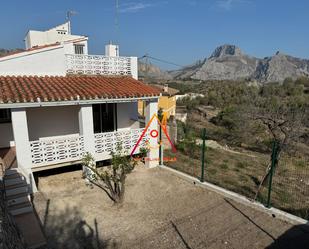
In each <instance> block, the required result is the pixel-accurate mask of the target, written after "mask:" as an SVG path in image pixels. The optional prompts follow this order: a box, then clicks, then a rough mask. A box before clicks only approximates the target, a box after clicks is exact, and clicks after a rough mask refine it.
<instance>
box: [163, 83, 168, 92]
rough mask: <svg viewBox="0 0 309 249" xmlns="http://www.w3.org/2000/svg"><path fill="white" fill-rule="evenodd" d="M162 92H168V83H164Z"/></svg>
mask: <svg viewBox="0 0 309 249" xmlns="http://www.w3.org/2000/svg"><path fill="white" fill-rule="evenodd" d="M163 92H165V93H167V92H168V84H165V85H164V86H163Z"/></svg>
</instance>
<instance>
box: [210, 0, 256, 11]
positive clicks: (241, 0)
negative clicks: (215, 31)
mask: <svg viewBox="0 0 309 249" xmlns="http://www.w3.org/2000/svg"><path fill="white" fill-rule="evenodd" d="M249 3H251V1H249V0H217V1H216V6H217V7H218V8H220V9H223V10H226V11H229V10H231V9H232V8H233V7H234V6H235V5H237V4H249Z"/></svg>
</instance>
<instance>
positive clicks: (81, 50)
mask: <svg viewBox="0 0 309 249" xmlns="http://www.w3.org/2000/svg"><path fill="white" fill-rule="evenodd" d="M74 51H75V54H84V45H82V44H74Z"/></svg>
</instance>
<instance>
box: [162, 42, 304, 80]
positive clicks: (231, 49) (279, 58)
mask: <svg viewBox="0 0 309 249" xmlns="http://www.w3.org/2000/svg"><path fill="white" fill-rule="evenodd" d="M168 74H169V75H170V76H171V77H172V78H173V79H192V80H203V81H206V80H233V81H235V80H247V81H255V82H260V83H267V82H283V81H284V80H285V79H286V78H292V79H297V78H299V77H303V76H305V77H309V60H308V59H300V58H297V57H293V56H290V55H286V54H283V53H281V52H276V53H275V54H274V55H272V56H269V57H264V58H257V57H254V56H251V55H248V54H246V53H244V52H243V51H242V50H241V49H240V48H239V47H237V46H235V45H230V44H224V45H221V46H218V47H217V48H216V49H215V50H214V51H213V53H211V55H210V56H209V57H208V58H205V59H202V60H198V61H196V62H195V63H193V64H191V65H189V66H186V67H184V68H181V69H178V70H173V71H169V72H168Z"/></svg>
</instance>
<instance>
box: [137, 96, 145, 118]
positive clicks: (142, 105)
mask: <svg viewBox="0 0 309 249" xmlns="http://www.w3.org/2000/svg"><path fill="white" fill-rule="evenodd" d="M138 114H139V115H141V116H145V101H142V100H139V101H138Z"/></svg>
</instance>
